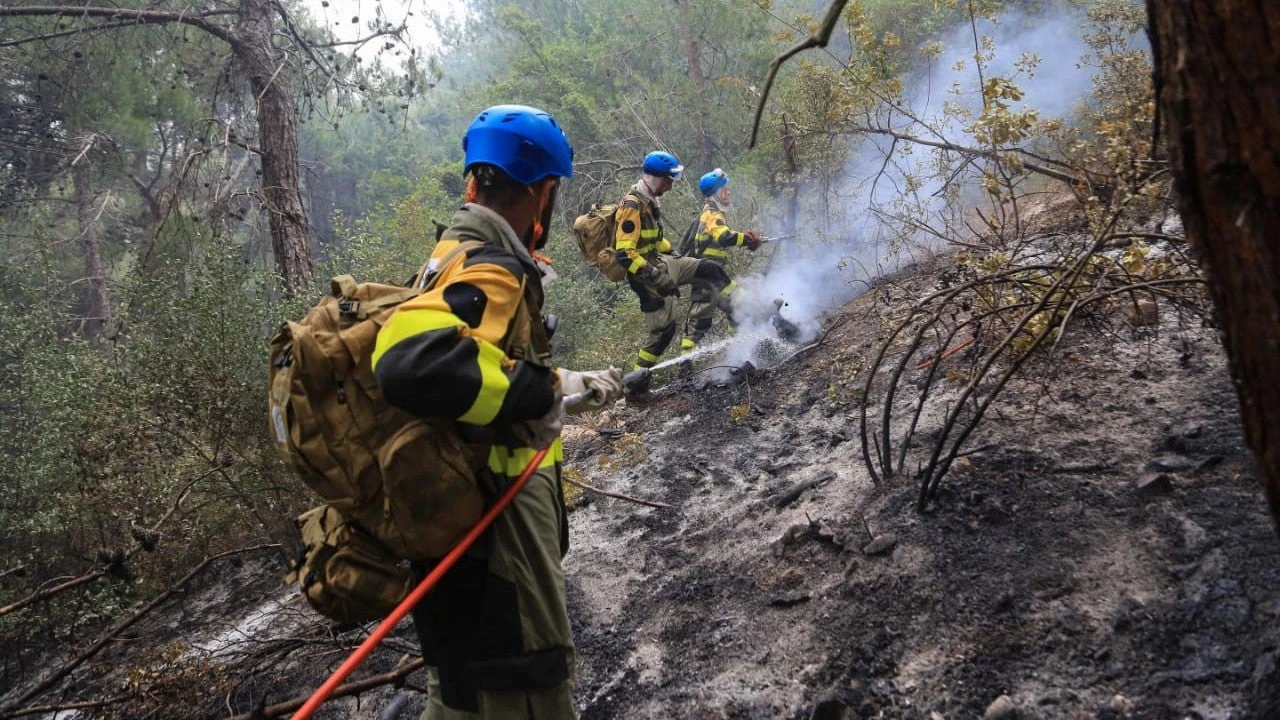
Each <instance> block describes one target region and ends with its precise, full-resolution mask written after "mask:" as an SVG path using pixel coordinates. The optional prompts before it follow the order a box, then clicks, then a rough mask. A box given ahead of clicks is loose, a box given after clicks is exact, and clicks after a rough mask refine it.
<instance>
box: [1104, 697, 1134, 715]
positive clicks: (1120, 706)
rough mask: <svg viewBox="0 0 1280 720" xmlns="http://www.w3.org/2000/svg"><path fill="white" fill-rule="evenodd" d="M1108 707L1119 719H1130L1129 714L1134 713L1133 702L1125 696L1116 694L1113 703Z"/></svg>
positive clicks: (1112, 698)
mask: <svg viewBox="0 0 1280 720" xmlns="http://www.w3.org/2000/svg"><path fill="white" fill-rule="evenodd" d="M1108 707H1109V708H1110V709H1111V710H1112V711H1113V712H1114V713H1115V714H1116V715H1117V716H1118V717H1122V718H1123V717H1129V713H1131V712H1133V701H1132V700H1130V699H1129V698H1127V697H1125V696H1124V695H1121V694H1119V693H1116V694H1115V695H1113V696H1112V697H1111V702H1110V703H1109V704H1108Z"/></svg>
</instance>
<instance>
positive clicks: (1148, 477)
mask: <svg viewBox="0 0 1280 720" xmlns="http://www.w3.org/2000/svg"><path fill="white" fill-rule="evenodd" d="M1134 485H1135V487H1137V488H1138V492H1140V493H1142V494H1143V495H1167V494H1169V493H1170V492H1171V491H1172V490H1173V478H1171V477H1169V476H1168V475H1165V474H1164V473H1146V474H1144V475H1143V476H1141V477H1139V478H1138V481H1137V482H1136V483H1134Z"/></svg>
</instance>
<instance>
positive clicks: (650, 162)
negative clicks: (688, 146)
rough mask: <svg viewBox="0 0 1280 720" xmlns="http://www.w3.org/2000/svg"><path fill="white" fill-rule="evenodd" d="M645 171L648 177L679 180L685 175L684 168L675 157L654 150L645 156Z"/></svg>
mask: <svg viewBox="0 0 1280 720" xmlns="http://www.w3.org/2000/svg"><path fill="white" fill-rule="evenodd" d="M644 171H645V173H646V174H648V175H657V176H658V177H665V178H671V179H672V180H679V179H680V176H681V175H682V174H683V173H684V166H683V165H681V164H680V161H679V160H677V159H676V156H675V155H672V154H671V153H669V152H662V151H661V150H654V151H653V152H651V153H649V154H648V155H645V156H644Z"/></svg>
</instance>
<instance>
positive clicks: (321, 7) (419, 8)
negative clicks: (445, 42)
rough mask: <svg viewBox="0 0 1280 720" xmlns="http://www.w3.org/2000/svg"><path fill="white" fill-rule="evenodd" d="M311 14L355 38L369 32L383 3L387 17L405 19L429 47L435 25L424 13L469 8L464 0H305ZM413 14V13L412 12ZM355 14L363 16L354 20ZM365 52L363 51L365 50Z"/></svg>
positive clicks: (415, 38)
mask: <svg viewBox="0 0 1280 720" xmlns="http://www.w3.org/2000/svg"><path fill="white" fill-rule="evenodd" d="M302 4H303V6H305V7H306V8H307V11H308V12H310V13H311V16H312V17H313V18H315V19H316V20H318V21H320V22H322V23H323V24H324V25H325V26H326V27H329V28H331V29H332V30H333V32H334V34H335V35H337V36H338V38H339V39H341V40H355V39H356V38H359V37H363V36H364V35H367V34H368V32H369V31H368V28H367V24H366V23H367V21H368V20H369V19H371V18H373V17H374V13H375V12H376V11H377V10H376V9H377V7H378V5H379V4H381V5H382V12H383V14H384V15H385V16H386V18H387V19H388V20H389V21H391V22H392V23H394V24H399V23H401V22H404V23H405V24H406V25H407V26H408V28H409V36H410V38H411V40H412V42H413V44H414V45H416V46H418V47H419V48H420V49H423V50H427V49H430V48H431V46H434V45H435V44H436V40H437V36H436V32H435V28H434V27H432V25H431V24H430V23H428V22H426V21H425V20H424V16H425V15H427V14H429V13H435V14H437V15H439V16H441V17H446V18H447V17H450V16H455V15H458V14H460V13H461V12H462V11H463V10H464V9H465V7H466V5H465V3H464V2H463V0H381V3H379V2H377V1H375V0H327V4H328V7H325V4H326V0H302ZM410 12H412V13H413V15H412V16H410V15H409V13H410ZM353 17H358V18H360V21H359V22H356V23H353V22H351V19H352V18H353ZM361 54H362V55H363V53H361Z"/></svg>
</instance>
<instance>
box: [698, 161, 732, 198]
mask: <svg viewBox="0 0 1280 720" xmlns="http://www.w3.org/2000/svg"><path fill="white" fill-rule="evenodd" d="M728 184H729V176H728V175H725V174H724V171H723V170H721V169H720V168H716V169H715V170H712V171H711V172H709V173H707V174H706V175H703V176H702V177H701V178H700V179H699V180H698V190H699V191H700V192H701V193H702V194H703V195H707V196H711V195H715V194H716V193H717V192H719V190H720V188H722V187H724V186H725V185H728Z"/></svg>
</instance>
